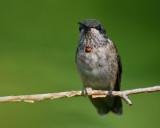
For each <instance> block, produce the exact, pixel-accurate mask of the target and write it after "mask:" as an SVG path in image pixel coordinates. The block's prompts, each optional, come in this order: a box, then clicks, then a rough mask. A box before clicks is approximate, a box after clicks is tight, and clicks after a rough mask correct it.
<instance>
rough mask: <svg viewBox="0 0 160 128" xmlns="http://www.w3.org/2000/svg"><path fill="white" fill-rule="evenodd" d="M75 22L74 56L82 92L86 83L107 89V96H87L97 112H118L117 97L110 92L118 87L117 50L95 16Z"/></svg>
mask: <svg viewBox="0 0 160 128" xmlns="http://www.w3.org/2000/svg"><path fill="white" fill-rule="evenodd" d="M78 24H79V32H80V34H79V43H78V47H77V52H76V58H75V60H76V64H77V70H78V73H79V75H80V78H81V81H82V84H83V86H84V87H83V89H82V92H83V91H84V89H86V88H87V87H90V88H92V89H95V90H108V91H109V93H110V96H108V97H104V98H92V96H88V97H89V99H90V101H91V102H92V104H93V105H94V106H95V108H96V110H97V112H98V113H99V114H100V115H102V116H104V115H106V114H107V113H108V112H110V111H112V112H113V113H115V114H117V115H121V114H122V102H121V98H120V97H113V96H112V91H113V90H115V91H120V82H121V73H122V64H121V60H120V55H119V54H118V50H117V48H116V46H115V44H114V43H113V42H112V40H110V38H109V37H108V36H107V34H106V31H105V29H104V28H103V26H102V24H101V23H100V22H99V21H98V20H96V19H88V20H85V21H83V22H78Z"/></svg>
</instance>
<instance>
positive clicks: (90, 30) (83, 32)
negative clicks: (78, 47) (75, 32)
mask: <svg viewBox="0 0 160 128" xmlns="http://www.w3.org/2000/svg"><path fill="white" fill-rule="evenodd" d="M78 24H79V31H80V40H79V41H84V40H88V41H91V40H96V41H98V42H101V41H104V40H106V38H108V37H107V35H106V32H105V30H104V28H103V26H102V24H101V23H100V22H99V21H98V20H95V19H88V20H85V21H83V22H78Z"/></svg>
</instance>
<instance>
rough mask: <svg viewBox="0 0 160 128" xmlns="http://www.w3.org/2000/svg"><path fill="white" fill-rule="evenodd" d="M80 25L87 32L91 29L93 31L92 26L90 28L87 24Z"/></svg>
mask: <svg viewBox="0 0 160 128" xmlns="http://www.w3.org/2000/svg"><path fill="white" fill-rule="evenodd" d="M78 24H80V25H81V27H82V28H83V29H84V30H85V31H88V30H90V29H91V27H90V26H88V25H86V24H84V23H82V22H78Z"/></svg>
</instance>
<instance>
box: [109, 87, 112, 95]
mask: <svg viewBox="0 0 160 128" xmlns="http://www.w3.org/2000/svg"><path fill="white" fill-rule="evenodd" d="M109 95H110V97H112V88H110V90H109Z"/></svg>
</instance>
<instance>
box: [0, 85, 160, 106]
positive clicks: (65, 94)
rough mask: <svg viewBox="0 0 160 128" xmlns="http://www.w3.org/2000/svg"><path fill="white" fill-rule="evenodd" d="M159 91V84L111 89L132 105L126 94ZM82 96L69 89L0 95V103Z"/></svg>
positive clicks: (99, 94)
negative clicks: (66, 90)
mask: <svg viewBox="0 0 160 128" xmlns="http://www.w3.org/2000/svg"><path fill="white" fill-rule="evenodd" d="M86 90H87V94H86V93H85V94H84V95H92V98H97V97H107V96H109V95H110V93H109V91H105V90H93V89H91V88H87V89H86ZM156 91H160V86H154V87H148V88H139V89H132V90H125V91H113V92H112V96H119V97H121V98H122V99H123V100H124V101H125V102H126V103H127V104H129V105H132V102H131V101H130V100H129V98H128V95H131V94H137V93H146V92H156ZM74 96H82V91H70V92H59V93H48V94H35V95H20V96H4V97H0V103H2V102H21V101H24V102H29V103H34V101H43V100H48V99H51V100H52V99H57V98H63V97H74Z"/></svg>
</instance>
